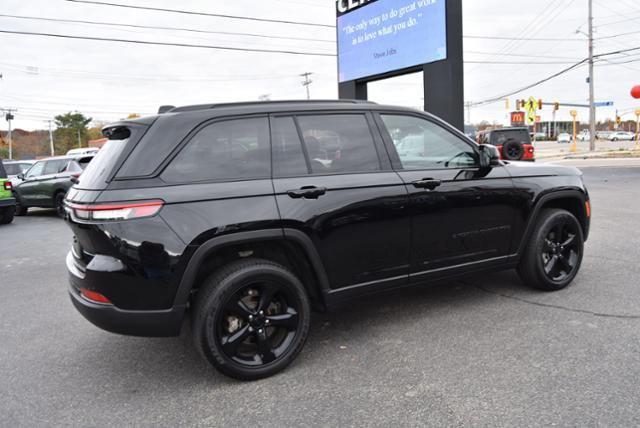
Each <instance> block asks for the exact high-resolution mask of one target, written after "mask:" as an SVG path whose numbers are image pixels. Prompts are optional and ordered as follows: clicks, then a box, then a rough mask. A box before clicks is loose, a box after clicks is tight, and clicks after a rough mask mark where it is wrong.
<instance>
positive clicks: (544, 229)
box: [518, 209, 584, 291]
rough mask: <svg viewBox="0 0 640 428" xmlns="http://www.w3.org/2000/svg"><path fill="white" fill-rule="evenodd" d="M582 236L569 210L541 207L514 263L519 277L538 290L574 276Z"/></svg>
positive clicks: (555, 286) (563, 283) (565, 283)
mask: <svg viewBox="0 0 640 428" xmlns="http://www.w3.org/2000/svg"><path fill="white" fill-rule="evenodd" d="M583 251H584V236H583V233H582V226H580V223H579V222H578V220H577V219H576V218H575V216H574V215H573V214H571V213H570V212H568V211H565V210H562V209H546V210H544V211H542V213H541V214H540V217H539V219H538V221H537V224H536V226H535V229H534V231H533V233H532V235H531V238H530V239H529V243H528V245H527V248H526V249H525V252H524V255H523V257H522V259H521V260H520V264H519V266H518V274H519V275H520V278H521V279H522V281H523V282H524V283H525V284H527V285H529V286H531V287H533V288H537V289H539V290H544V291H557V290H561V289H563V288H565V287H567V286H568V285H569V284H570V283H571V281H573V279H574V278H575V277H576V275H577V274H578V271H579V270H580V264H581V263H582V256H583Z"/></svg>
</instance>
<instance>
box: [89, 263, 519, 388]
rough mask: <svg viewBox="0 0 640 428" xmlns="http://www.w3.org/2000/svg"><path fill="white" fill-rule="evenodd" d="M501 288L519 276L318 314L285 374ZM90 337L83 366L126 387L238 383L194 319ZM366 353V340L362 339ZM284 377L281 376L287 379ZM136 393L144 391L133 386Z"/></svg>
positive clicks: (361, 301) (448, 285)
mask: <svg viewBox="0 0 640 428" xmlns="http://www.w3.org/2000/svg"><path fill="white" fill-rule="evenodd" d="M478 280H482V281H483V282H484V283H491V284H500V287H501V288H502V289H503V290H510V291H511V292H517V290H519V289H522V287H523V285H522V283H521V282H520V281H519V279H518V277H517V276H516V275H515V274H514V273H510V272H504V273H491V274H482V277H481V278H480V277H478V276H477V275H476V276H469V277H467V278H461V279H460V280H456V281H449V282H440V283H432V284H427V285H424V286H418V287H411V288H406V289H403V290H402V291H401V292H399V291H395V292H394V291H391V292H386V293H383V294H377V295H372V296H368V297H361V298H358V299H355V300H351V301H348V302H346V303H345V304H344V305H342V306H341V307H339V308H336V309H335V310H332V311H330V312H325V313H314V314H313V317H312V323H311V330H310V333H309V338H308V341H307V344H306V347H305V349H304V350H303V352H302V354H301V355H300V356H299V357H298V359H297V360H296V361H295V362H294V363H293V364H292V366H291V367H290V368H289V369H288V370H285V372H284V374H286V373H287V372H290V371H293V370H295V371H297V370H307V369H309V367H313V366H314V365H319V366H326V365H327V364H331V363H330V362H329V363H328V362H327V358H329V359H331V358H332V352H333V350H337V349H341V348H342V347H346V346H350V345H352V342H353V340H354V339H353V338H367V337H372V336H373V334H372V331H374V330H375V331H378V330H381V329H382V330H384V329H398V330H399V331H403V328H404V327H403V326H409V327H410V326H412V325H415V323H423V324H424V323H435V322H437V318H442V317H452V316H459V315H460V314H464V313H467V312H468V311H473V310H474V308H476V309H477V308H482V307H483V306H486V305H494V302H495V303H496V304H497V303H498V301H499V300H500V299H501V297H500V296H498V295H494V294H490V293H486V292H484V291H482V290H480V289H478V288H477V287H475V286H474V285H473V284H474V281H478ZM94 333H95V334H93V335H92V336H91V338H92V339H91V340H92V341H93V346H91V352H82V353H81V354H76V357H78V358H89V359H91V360H92V361H87V362H81V361H79V362H78V364H77V365H78V366H80V367H82V366H83V365H85V364H87V366H88V367H93V363H94V362H95V359H97V358H99V361H100V365H101V370H103V371H105V372H106V373H108V376H109V377H111V379H112V380H114V381H116V379H113V377H114V376H117V377H121V379H120V383H122V384H123V385H125V384H129V383H131V382H132V379H137V382H138V383H142V384H143V385H146V386H144V388H149V387H153V388H158V387H163V386H165V387H167V386H168V385H173V386H172V387H175V384H182V385H184V387H185V388H193V387H195V386H197V385H198V384H201V386H204V387H206V386H210V385H212V384H234V383H237V381H235V380H233V379H229V378H227V377H225V376H222V375H221V374H219V373H218V372H217V371H216V370H215V369H213V368H212V367H211V366H210V365H209V364H208V363H207V362H206V361H205V360H204V359H203V358H201V357H200V355H199V354H198V353H197V352H196V350H195V348H194V346H193V344H192V340H191V329H190V326H189V319H188V318H187V320H186V321H185V324H184V326H183V329H182V333H181V335H180V337H177V338H157V339H156V338H133V337H125V336H117V335H110V334H108V333H103V332H99V333H98V332H94ZM359 340H360V342H361V343H360V345H361V346H364V347H365V349H366V348H367V347H368V346H371V347H372V349H375V343H371V344H368V343H366V339H359ZM282 375H283V374H280V375H278V376H282ZM132 388H133V389H136V390H137V389H139V388H137V387H132Z"/></svg>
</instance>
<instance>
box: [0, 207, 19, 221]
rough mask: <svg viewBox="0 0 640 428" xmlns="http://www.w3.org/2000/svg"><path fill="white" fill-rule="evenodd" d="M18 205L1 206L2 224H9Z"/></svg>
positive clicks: (0, 219)
mask: <svg viewBox="0 0 640 428" xmlns="http://www.w3.org/2000/svg"><path fill="white" fill-rule="evenodd" d="M15 212H16V207H5V208H0V224H9V223H11V222H12V221H13V216H14V214H15Z"/></svg>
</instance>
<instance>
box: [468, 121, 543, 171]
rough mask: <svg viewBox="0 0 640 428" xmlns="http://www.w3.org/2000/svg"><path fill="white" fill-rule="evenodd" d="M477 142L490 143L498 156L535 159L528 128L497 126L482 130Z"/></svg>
mask: <svg viewBox="0 0 640 428" xmlns="http://www.w3.org/2000/svg"><path fill="white" fill-rule="evenodd" d="M478 143H479V144H491V145H493V146H496V148H497V149H498V151H499V152H500V158H501V159H504V160H512V161H520V160H521V161H531V162H533V161H535V149H534V148H533V144H531V135H530V134H529V129H528V128H524V127H523V128H499V129H491V130H487V131H482V132H480V133H479V135H478Z"/></svg>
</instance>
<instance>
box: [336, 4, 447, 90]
mask: <svg viewBox="0 0 640 428" xmlns="http://www.w3.org/2000/svg"><path fill="white" fill-rule="evenodd" d="M445 3H446V2H445V0H338V1H337V3H336V4H337V16H338V18H337V29H338V78H339V81H340V82H348V81H353V80H358V79H364V78H370V77H372V76H377V75H383V74H386V73H391V72H395V71H399V70H404V69H408V68H411V67H415V66H419V65H423V64H428V63H431V62H435V61H441V60H444V59H447V22H446V21H447V13H446V4H445Z"/></svg>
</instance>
